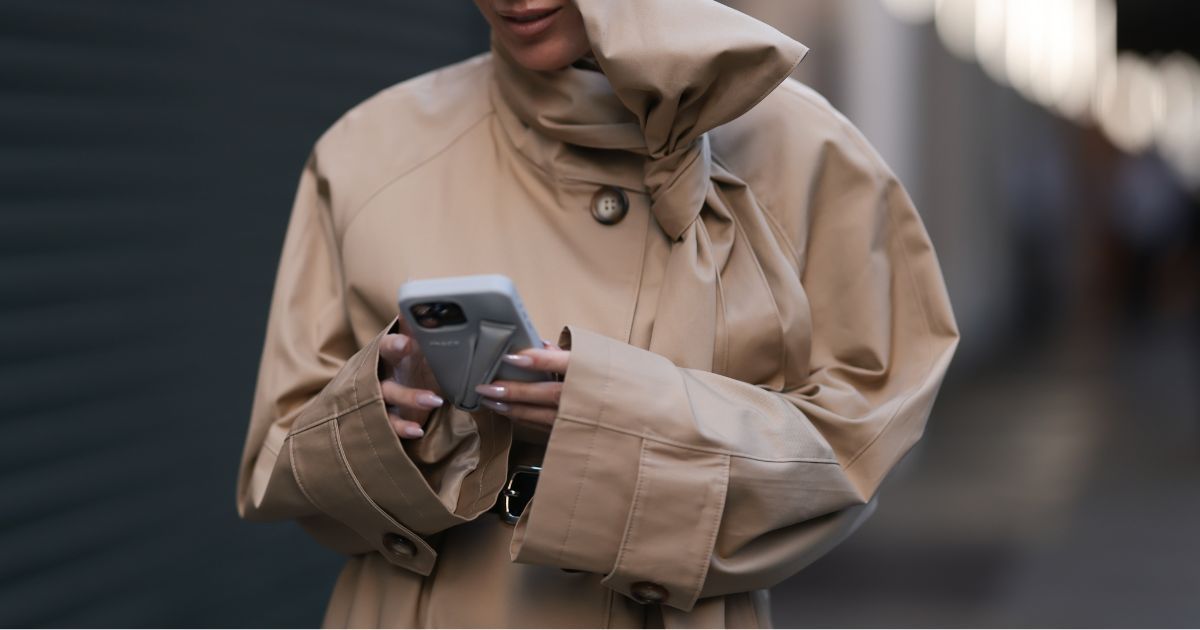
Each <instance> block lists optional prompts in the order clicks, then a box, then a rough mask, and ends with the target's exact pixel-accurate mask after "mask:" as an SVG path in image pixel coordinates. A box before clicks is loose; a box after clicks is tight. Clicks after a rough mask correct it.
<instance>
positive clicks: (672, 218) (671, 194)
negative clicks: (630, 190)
mask: <svg viewBox="0 0 1200 630" xmlns="http://www.w3.org/2000/svg"><path fill="white" fill-rule="evenodd" d="M645 170H646V179H645V181H646V187H647V188H648V189H649V191H650V212H651V213H652V214H653V215H654V220H655V221H657V222H658V225H659V227H661V228H662V230H663V232H665V233H666V234H667V236H669V237H670V238H671V240H673V241H677V240H679V239H680V237H682V236H683V233H684V231H685V230H686V229H687V228H688V226H690V225H691V224H692V223H694V222H695V221H696V219H697V218H698V217H699V216H700V211H701V210H702V209H703V208H704V199H705V197H706V196H707V195H708V189H709V188H710V187H711V186H712V181H711V176H712V154H711V152H710V149H709V144H708V134H703V135H701V136H700V137H699V138H697V139H696V140H694V141H693V142H692V143H691V144H689V145H688V146H687V147H686V148H683V149H680V150H677V151H674V152H672V153H668V154H666V155H664V156H662V157H659V158H654V157H648V158H647V159H646V164H645Z"/></svg>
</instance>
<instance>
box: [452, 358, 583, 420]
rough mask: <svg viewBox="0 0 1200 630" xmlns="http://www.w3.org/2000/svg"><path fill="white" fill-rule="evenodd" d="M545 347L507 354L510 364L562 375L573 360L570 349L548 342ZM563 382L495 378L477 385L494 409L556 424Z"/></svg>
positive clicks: (498, 411) (510, 415)
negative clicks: (497, 379) (484, 383)
mask: <svg viewBox="0 0 1200 630" xmlns="http://www.w3.org/2000/svg"><path fill="white" fill-rule="evenodd" d="M546 345H547V346H548V347H546V348H536V349H535V348H530V349H528V350H522V351H521V352H519V353H517V354H506V355H504V359H503V360H504V362H505V363H508V364H509V365H514V366H517V367H521V368H525V369H528V370H536V371H539V372H550V373H552V374H559V375H563V374H566V373H567V364H568V363H570V362H571V353H570V352H569V351H567V350H562V349H559V348H558V347H557V346H554V345H553V344H550V343H548V342H547V344H546ZM562 388H563V384H562V382H561V379H560V380H559V381H542V382H538V383H522V382H518V381H492V383H490V384H488V385H480V386H478V387H476V388H475V391H476V392H478V393H479V394H480V395H481V396H483V399H482V400H481V401H480V403H481V404H482V405H483V406H484V407H487V408H488V409H491V410H492V411H494V412H496V413H498V414H500V415H503V416H507V417H509V418H512V419H513V420H521V421H525V422H529V423H532V424H537V425H541V426H545V427H550V426H553V425H554V418H556V417H557V416H558V399H559V398H560V397H562Z"/></svg>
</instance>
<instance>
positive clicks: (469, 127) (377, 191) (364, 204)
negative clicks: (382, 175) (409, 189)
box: [338, 110, 495, 245]
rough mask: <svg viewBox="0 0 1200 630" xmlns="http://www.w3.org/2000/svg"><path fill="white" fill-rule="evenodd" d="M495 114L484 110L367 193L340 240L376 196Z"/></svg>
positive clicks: (348, 218)
mask: <svg viewBox="0 0 1200 630" xmlns="http://www.w3.org/2000/svg"><path fill="white" fill-rule="evenodd" d="M494 114H495V112H494V111H492V110H488V111H486V112H484V114H483V115H482V116H480V117H479V119H478V120H475V121H474V122H472V123H471V124H469V125H467V126H466V127H464V128H463V130H462V131H460V132H458V134H457V135H455V136H454V137H453V138H451V139H450V140H449V141H448V142H446V143H445V144H444V145H442V147H441V148H439V149H438V150H436V151H434V152H432V153H430V154H429V155H428V156H426V157H424V158H422V159H420V160H417V161H416V162H415V163H414V164H412V165H410V166H409V167H408V168H406V169H404V170H402V171H401V172H399V173H397V174H396V175H395V176H393V177H391V178H390V179H388V180H387V181H385V182H383V183H382V184H380V185H379V187H378V188H376V189H375V190H374V192H372V193H371V194H370V195H367V198H366V199H364V200H363V202H362V203H360V204H358V206H357V207H356V208H355V209H354V210H353V211H350V212H347V213H346V222H345V223H344V224H343V226H342V229H341V230H340V232H341V234H339V235H338V237H339V241H340V240H341V237H342V236H344V235H345V234H346V232H348V231H350V226H351V225H353V224H354V221H355V219H357V218H358V216H359V215H360V214H362V211H363V209H364V208H366V207H367V206H368V205H369V204H370V203H371V202H372V201H374V200H375V198H376V197H378V196H379V195H380V194H382V193H383V191H385V190H387V189H388V188H390V187H391V186H392V184H395V183H396V182H398V181H400V180H401V179H403V178H404V177H406V176H408V175H409V174H410V173H412V172H413V171H415V170H417V169H419V168H421V167H422V166H424V165H426V164H428V163H429V162H432V161H433V160H435V159H437V157H438V156H440V155H441V154H443V153H445V152H446V151H448V150H450V148H451V147H453V146H454V145H456V144H458V142H459V140H462V139H463V137H464V136H466V135H467V134H469V133H471V132H472V131H474V130H475V128H476V127H478V126H479V124H480V123H482V122H484V121H486V120H488V119H489V118H491V117H492V116H493V115H494ZM340 244H341V243H339V245H340Z"/></svg>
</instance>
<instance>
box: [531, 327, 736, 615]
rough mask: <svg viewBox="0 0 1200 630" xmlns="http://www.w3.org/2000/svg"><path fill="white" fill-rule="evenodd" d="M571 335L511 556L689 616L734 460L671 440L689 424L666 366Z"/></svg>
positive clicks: (680, 390)
mask: <svg viewBox="0 0 1200 630" xmlns="http://www.w3.org/2000/svg"><path fill="white" fill-rule="evenodd" d="M566 334H568V335H569V338H565V339H564V341H565V342H569V347H570V350H571V364H570V366H569V368H568V370H567V375H566V379H565V381H564V384H563V393H562V398H561V401H560V403H559V416H558V418H557V419H556V421H555V425H554V429H553V431H552V432H551V435H550V441H549V444H548V445H547V450H546V456H545V460H544V462H543V470H542V475H541V477H540V478H539V480H538V489H537V493H536V494H535V495H534V499H533V502H532V503H531V504H530V507H529V509H528V510H526V513H525V515H524V517H523V518H522V520H521V522H519V523H518V524H517V529H516V531H515V532H514V536H513V548H512V553H513V559H514V560H515V561H518V562H529V563H534V564H548V565H552V566H560V567H563V568H567V569H574V570H581V571H588V572H593V573H599V574H605V575H606V577H605V578H604V580H603V582H604V584H606V585H607V586H609V587H610V588H612V589H614V590H616V591H618V592H620V593H623V594H625V595H627V596H629V597H631V598H632V599H634V600H637V601H640V602H642V603H661V604H665V605H669V606H672V607H675V608H679V609H681V610H691V608H692V607H693V606H694V605H695V602H696V599H697V598H698V597H699V595H700V592H701V589H702V588H703V585H704V580H705V577H706V575H707V572H708V567H709V563H710V558H711V557H712V552H713V547H714V544H715V541H716V536H717V530H718V526H719V524H720V521H721V516H722V514H723V513H724V508H725V492H726V488H727V487H728V480H729V457H728V455H726V454H724V453H723V452H719V451H717V450H715V449H714V450H712V451H708V450H704V449H699V448H694V447H689V446H684V445H682V444H680V443H679V442H677V441H674V440H671V439H669V438H667V437H664V435H669V434H670V433H672V431H670V430H669V429H670V425H671V424H674V423H687V422H691V420H692V416H691V406H690V403H689V400H688V395H687V391H686V388H685V386H684V381H683V379H682V377H681V375H680V373H679V370H678V368H676V367H675V365H674V364H672V363H671V362H670V361H669V360H667V359H665V358H664V357H662V356H660V355H657V354H654V353H652V352H649V351H646V350H642V349H639V348H635V347H633V346H631V345H628V344H625V343H622V342H619V341H616V340H613V339H610V338H608V337H604V336H602V335H598V334H596V333H592V332H590V331H587V330H583V329H580V328H576V327H569V328H568V333H566ZM563 345H564V347H567V344H566V343H564V344H563ZM662 429H667V430H666V431H664V430H662Z"/></svg>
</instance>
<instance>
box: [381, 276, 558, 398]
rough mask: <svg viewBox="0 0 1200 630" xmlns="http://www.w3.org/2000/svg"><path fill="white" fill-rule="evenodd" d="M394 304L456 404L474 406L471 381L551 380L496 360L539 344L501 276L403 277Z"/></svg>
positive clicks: (517, 299) (510, 285) (508, 282)
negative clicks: (410, 278) (411, 278)
mask: <svg viewBox="0 0 1200 630" xmlns="http://www.w3.org/2000/svg"><path fill="white" fill-rule="evenodd" d="M399 304H400V313H401V316H403V317H404V319H405V321H406V322H408V326H409V330H411V331H412V335H413V337H414V338H416V340H417V344H419V345H420V347H421V352H422V353H424V355H425V360H426V361H427V362H428V363H429V368H430V369H431V370H432V371H433V376H434V378H436V379H437V382H438V386H439V387H441V389H442V395H443V397H444V398H446V399H447V400H450V401H451V402H452V403H453V404H454V406H456V407H458V408H459V409H463V410H466V411H474V410H476V409H478V408H479V394H477V393H475V386H476V385H480V384H482V383H490V382H492V381H493V380H498V379H499V380H509V381H548V380H553V378H552V377H551V376H550V375H549V374H546V373H543V372H536V371H533V370H525V369H522V368H519V367H516V366H513V365H509V364H507V363H504V362H503V361H501V360H500V357H501V356H502V355H504V354H510V353H513V352H517V351H520V350H524V349H526V348H535V347H537V348H540V347H542V342H541V338H540V337H538V334H537V331H536V330H534V328H533V323H532V322H530V321H529V316H528V315H527V314H526V313H525V307H524V306H523V305H522V304H521V298H520V296H519V295H517V287H516V285H514V284H513V281H512V280H511V279H509V278H508V277H507V276H502V275H481V276H456V277H451V278H433V279H429V280H414V281H410V282H406V283H405V284H404V286H402V287H400V297H399Z"/></svg>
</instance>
